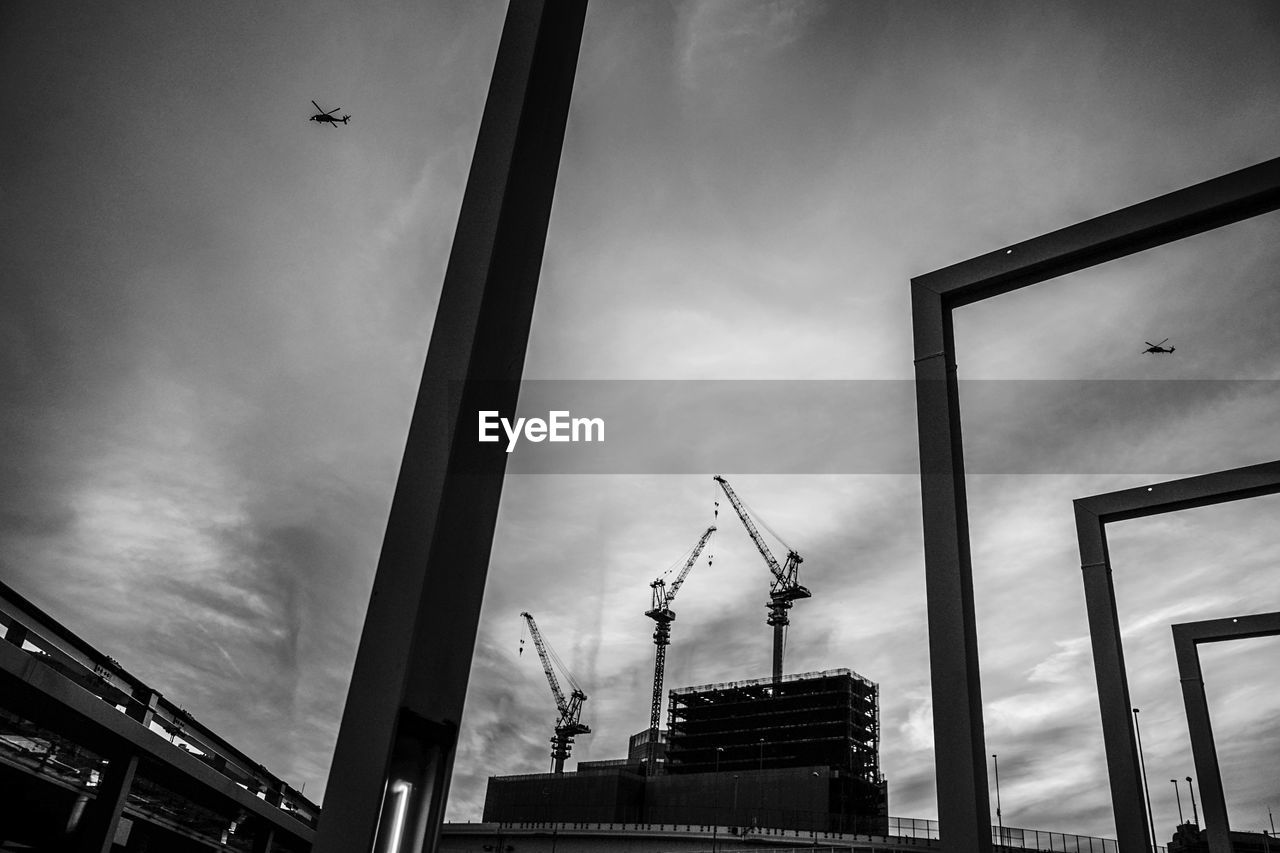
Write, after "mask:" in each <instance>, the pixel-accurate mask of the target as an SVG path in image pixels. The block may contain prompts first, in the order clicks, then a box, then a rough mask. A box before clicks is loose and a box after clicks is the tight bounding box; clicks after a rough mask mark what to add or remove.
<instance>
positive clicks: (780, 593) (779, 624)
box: [715, 474, 813, 681]
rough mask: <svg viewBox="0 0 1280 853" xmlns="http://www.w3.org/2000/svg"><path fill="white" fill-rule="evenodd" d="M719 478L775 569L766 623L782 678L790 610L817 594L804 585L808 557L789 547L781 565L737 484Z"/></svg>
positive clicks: (775, 669) (776, 672)
mask: <svg viewBox="0 0 1280 853" xmlns="http://www.w3.org/2000/svg"><path fill="white" fill-rule="evenodd" d="M715 481H716V482H717V483H719V484H720V488H721V489H723V490H724V494H725V497H727V498H728V499H729V503H730V504H732V505H733V509H734V511H735V512H737V513H738V518H739V519H740V520H741V521H742V526H743V527H745V528H747V533H748V535H750V536H751V541H752V542H754V543H755V544H756V548H757V550H759V551H760V556H762V557H764V561H765V562H766V563H767V564H768V565H769V571H770V572H772V573H773V581H772V583H771V584H770V586H769V604H768V608H769V618H767V619H766V620H765V624H766V625H770V626H772V627H773V678H774V680H775V681H778V680H780V679H781V678H782V652H783V648H784V647H785V646H786V630H787V626H788V625H790V624H791V619H790V617H788V616H787V611H788V610H790V609H791V604H792V602H794V601H795V600H796V599H798V598H810V597H811V596H812V595H813V593H811V592H809V590H807V589H805V588H804V587H803V586H801V585H800V579H799V574H800V564H801V563H803V562H804V558H803V557H801V556H800V555H799V554H797V553H796V552H795V550H794V549H793V548H790V547H788V548H787V561H786V564H785V565H781V566H780V565H778V560H777V558H776V557H774V556H773V552H772V551H770V550H769V545H768V543H766V542H765V541H764V537H763V536H761V535H760V531H759V530H757V529H756V526H755V523H754V522H752V521H751V515H750V514H749V513H748V512H747V508H746V507H745V506H743V504H742V500H741V499H739V497H738V495H737V493H736V492H734V490H733V487H732V486H730V485H729V481H728V480H726V479H725V478H724V477H721V476H720V475H719V474H717V475H715ZM779 541H781V540H779ZM784 544H785V543H784Z"/></svg>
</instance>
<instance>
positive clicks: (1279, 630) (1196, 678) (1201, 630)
mask: <svg viewBox="0 0 1280 853" xmlns="http://www.w3.org/2000/svg"><path fill="white" fill-rule="evenodd" d="M1171 627H1172V629H1173V651H1174V654H1175V655H1176V656H1177V659H1178V677H1179V679H1180V680H1181V681H1182V702H1183V704H1184V705H1185V706H1186V709H1187V730H1188V731H1189V732H1190V734H1191V757H1192V759H1193V760H1194V761H1195V765H1196V778H1197V779H1198V780H1199V787H1200V805H1201V806H1203V807H1204V826H1205V833H1206V835H1208V837H1209V853H1231V836H1230V829H1231V824H1230V822H1229V821H1228V820H1227V799H1226V795H1225V794H1224V793H1223V789H1222V771H1221V770H1220V769H1219V767H1218V750H1217V747H1216V746H1215V745H1214V742H1213V727H1212V726H1211V725H1210V724H1209V700H1208V699H1207V698H1206V697H1205V695H1204V673H1203V672H1202V671H1201V669H1200V649H1199V646H1200V644H1201V643H1220V642H1223V641H1225V640H1247V639H1253V638H1255V637H1276V636H1280V612H1273V613H1255V614H1252V615H1249V616H1236V617H1232V618H1229V619H1206V620H1203V621H1201V622H1184V623H1182V624H1180V625H1173V626H1171Z"/></svg>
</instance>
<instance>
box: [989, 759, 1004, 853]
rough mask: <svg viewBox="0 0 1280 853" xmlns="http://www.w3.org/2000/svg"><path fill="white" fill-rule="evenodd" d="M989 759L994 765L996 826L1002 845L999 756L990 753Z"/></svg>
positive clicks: (1002, 820)
mask: <svg viewBox="0 0 1280 853" xmlns="http://www.w3.org/2000/svg"><path fill="white" fill-rule="evenodd" d="M991 758H992V760H993V761H995V763H996V825H997V826H999V827H1000V836H999V837H1000V843H1001V844H1003V843H1004V816H1003V815H1002V814H1000V756H999V755H996V754H995V753H992V755H991Z"/></svg>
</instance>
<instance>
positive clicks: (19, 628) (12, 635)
mask: <svg viewBox="0 0 1280 853" xmlns="http://www.w3.org/2000/svg"><path fill="white" fill-rule="evenodd" d="M4 639H5V642H7V643H11V644H13V645H15V646H17V647H18V648H22V644H23V643H25V642H26V641H27V626H26V625H23V624H22V623H21V622H16V621H15V622H10V623H9V627H8V628H7V629H6V630H5V632H4Z"/></svg>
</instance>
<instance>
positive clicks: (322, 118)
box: [307, 101, 351, 127]
mask: <svg viewBox="0 0 1280 853" xmlns="http://www.w3.org/2000/svg"><path fill="white" fill-rule="evenodd" d="M311 103H312V104H313V105H314V106H315V108H316V109H317V110H320V111H319V112H318V113H316V114H315V115H313V116H312V117H311V118H309V119H307V121H318V122H320V123H321V124H324V123H328V125H329V126H330V127H333V126H334V125H336V124H338V122H342V123H343V124H346V123H347V122H349V121H351V116H343V117H342V118H337V117H336V116H335V115H334V113H336V112H337V111H338V110H340V109H342V107H337V108H335V109H332V110H329V111H328V112H325V111H324V110H321V109H320V105H319V104H317V103H316V102H315V101H312V102H311Z"/></svg>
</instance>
